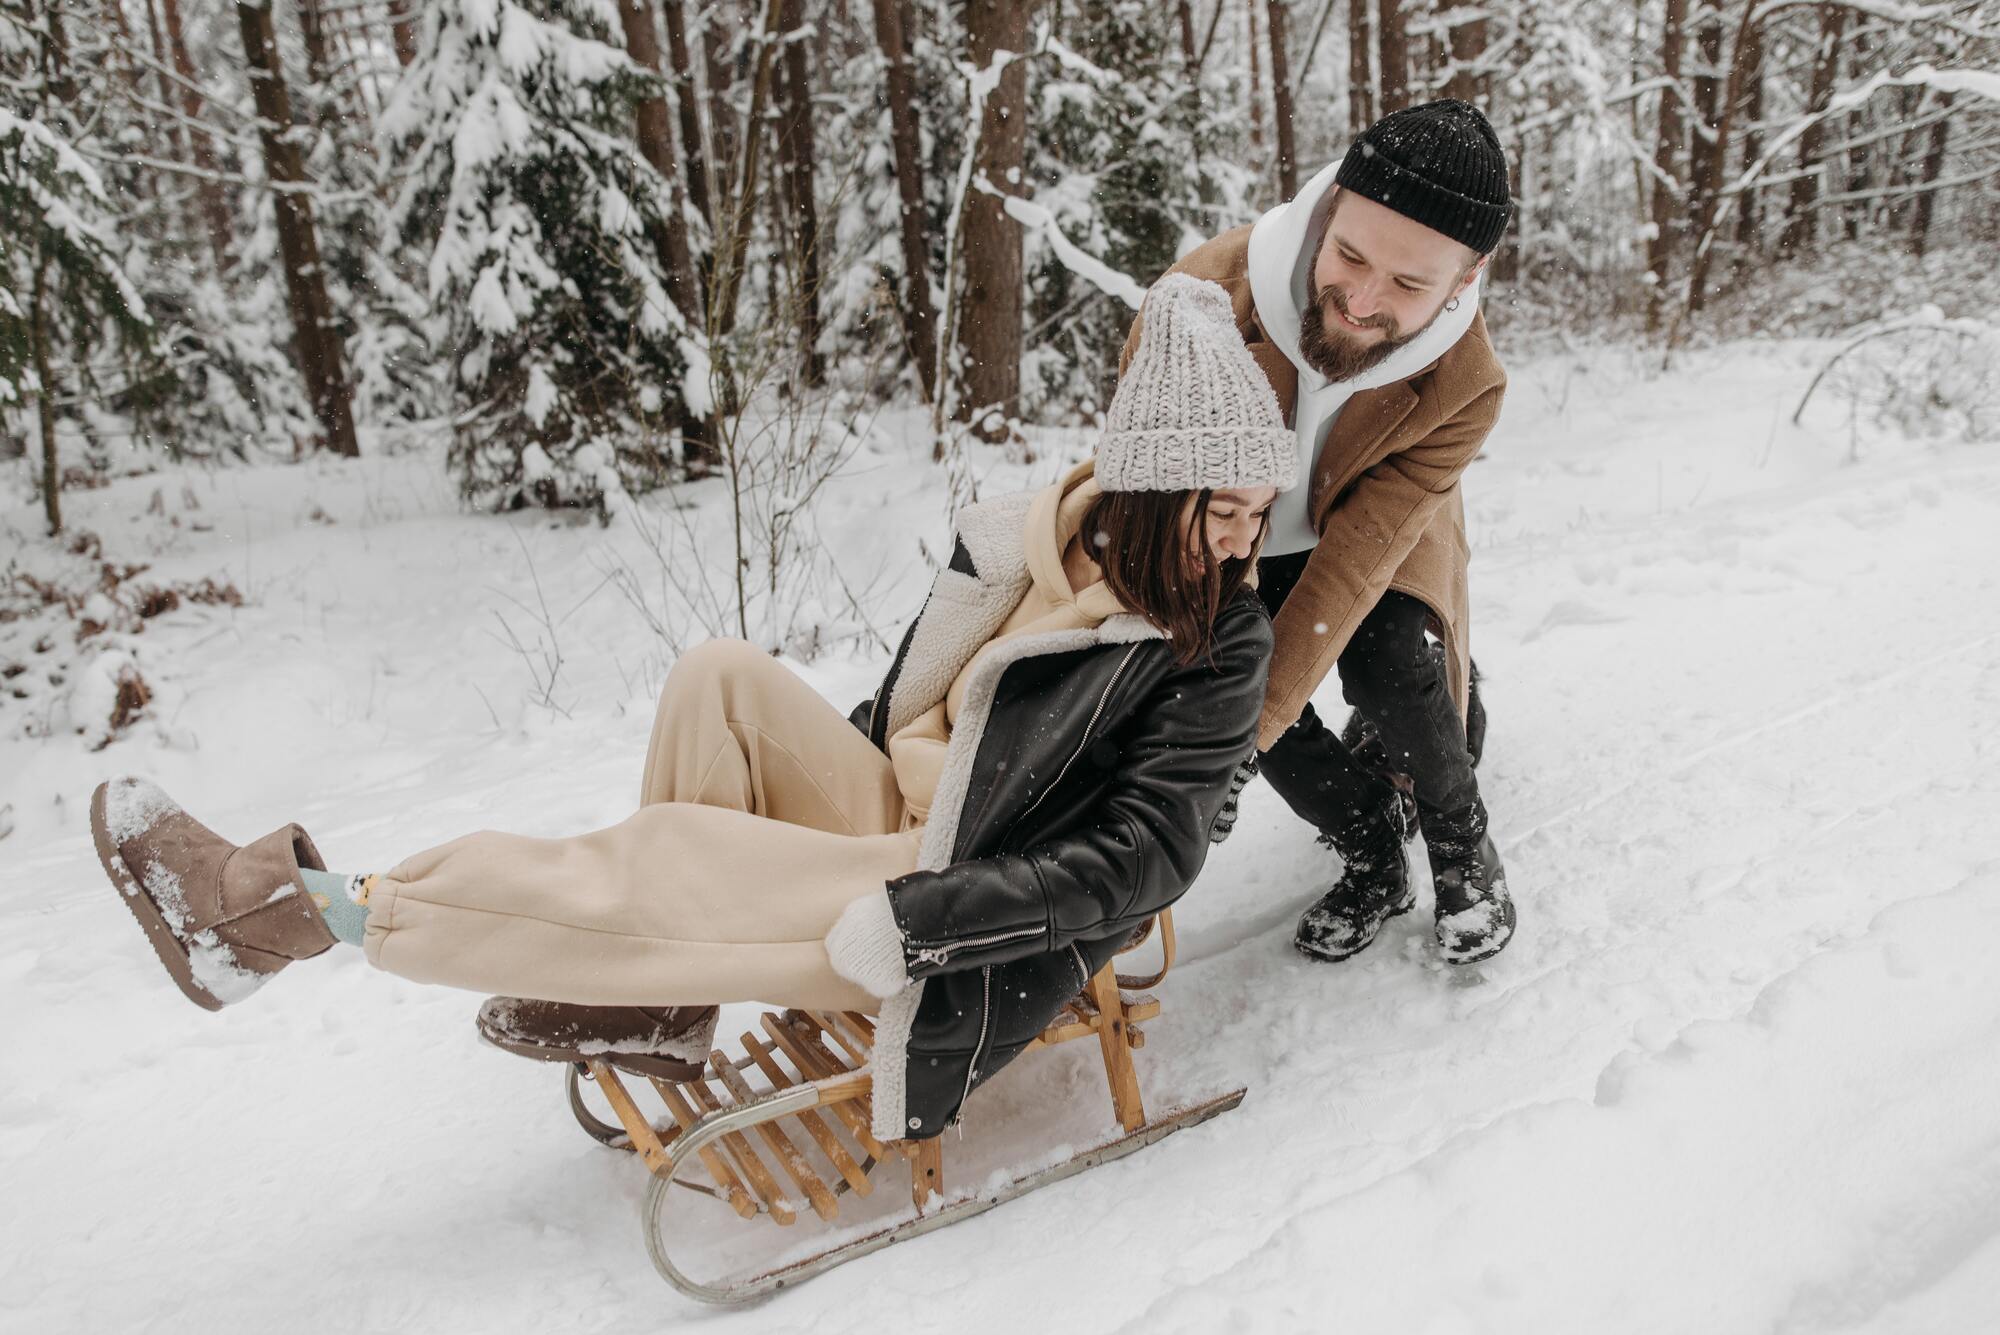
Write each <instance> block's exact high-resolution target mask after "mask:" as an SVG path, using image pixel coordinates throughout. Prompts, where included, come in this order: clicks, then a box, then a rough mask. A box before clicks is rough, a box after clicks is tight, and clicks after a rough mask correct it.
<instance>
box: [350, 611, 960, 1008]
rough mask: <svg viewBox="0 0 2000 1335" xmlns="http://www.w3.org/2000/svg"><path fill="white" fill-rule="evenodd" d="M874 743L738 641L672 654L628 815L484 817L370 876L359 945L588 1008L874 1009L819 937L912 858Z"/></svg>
mask: <svg viewBox="0 0 2000 1335" xmlns="http://www.w3.org/2000/svg"><path fill="white" fill-rule="evenodd" d="M903 823H904V822H903V798H902V794H901V792H900V791H899V790H898V788H897V786H896V778H895V774H894V772H893V771H892V770H891V768H890V765H889V761H888V758H887V757H886V756H884V755H883V754H882V753H881V752H880V751H878V750H877V749H876V748H875V747H874V746H872V745H870V744H869V742H868V739H867V738H866V737H864V736H862V735H861V733H860V732H859V731H857V730H856V729H855V728H854V726H853V725H852V724H850V723H849V722H848V721H847V720H846V718H844V717H843V716H842V715H841V713H840V712H839V711H838V710H836V709H835V708H834V707H833V706H832V705H830V704H828V703H827V702H826V701H825V700H823V699H822V698H820V696H819V694H818V693H817V692H816V691H814V690H813V689H812V688H811V687H810V686H808V685H806V684H805V683H804V682H802V681H800V680H799V679H798V678H797V677H795V676H793V675H792V674H791V672H789V671H787V670H786V669H785V668H784V667H783V666H782V665H781V664H779V663H777V662H775V661H773V660H772V659H771V658H770V656H769V655H767V654H765V653H763V652H762V651H761V650H759V649H757V648H756V647H755V646H753V645H749V644H745V643H743V642H742V641H740V640H716V641H711V642H710V643H707V644H704V645H701V646H700V647H698V648H696V649H694V650H691V651H690V652H688V653H687V654H685V655H683V656H682V658H681V659H680V661H679V662H678V663H676V664H675V665H674V669H673V671H672V672H671V673H670V674H669V675H668V678H667V683H666V686H665V687H664V688H663V689H662V690H661V692H660V704H659V710H658V712H657V714H656V716H655V718H654V721H653V738H652V744H651V746H650V747H649V748H648V750H647V754H646V772H645V778H644V781H643V783H642V785H641V787H640V791H639V810H638V811H637V812H636V813H635V814H634V815H633V816H631V817H630V818H629V819H627V820H625V821H622V822H620V823H619V824H617V825H614V826H612V827H611V828H610V829H606V830H598V831H596V832H595V833H592V834H584V835H578V836H576V837H574V838H569V839H532V838H528V837H526V836H523V835H515V834H497V833H492V832H486V833H480V834H473V835H467V836H466V837H464V838H462V839H455V840H453V841H452V842H451V843H448V844H443V845H440V846H439V847H437V848H433V849H430V850H428V851H427V852H423V853H419V854H417V855H416V856H415V857H412V858H408V859H406V860H405V861H404V862H402V863H401V864H400V865H398V866H397V867H396V868H395V870H393V871H391V872H390V873H389V874H388V875H387V876H386V877H384V878H382V879H381V880H379V881H378V882H377V883H376V887H375V890H374V893H373V895H372V896H371V897H370V900H369V908H368V932H367V938H366V940H365V942H364V943H363V949H364V950H365V951H366V953H367V956H368V959H369V960H370V961H371V962H372V963H374V964H375V965H376V966H377V967H378V968H382V969H386V970H388V971H389V972H390V973H394V974H400V975H401V976H402V977H405V978H410V979H414V980H416V981H418V982H425V983H445V984H448V985H450V986H454V987H464V988H471V989H473V990H475V991H481V992H494V993H504V994H507V995H512V996H525V997H535V998H539V999H541V1000H544V1001H570V1002H579V1003H583V1004H589V1005H655V1006H669V1005H697V1004H703V1003H709V1002H718V1003H719V1002H730V1001H762V1002H767V1003H771V1004H775V1005H781V1006H817V1007H834V1008H839V1009H843V1010H864V1011H873V1010H874V1009H875V1007H876V1005H877V1003H876V1001H875V1000H874V998H872V997H870V996H869V995H868V994H867V993H866V992H864V991H863V990H862V989H860V988H858V987H856V986H855V985H854V984H852V983H850V982H848V981H846V980H845V979H843V978H841V977H840V976H839V975H838V974H836V973H834V971H833V967H832V965H831V964H830V963H829V962H828V960H827V955H826V948H825V946H824V945H823V944H822V941H823V938H824V937H825V936H826V933H827V931H828V929H830V928H831V927H832V926H833V924H834V920H835V919H836V918H838V917H839V916H840V912H841V910H842V909H844V908H846V907H847V905H848V904H849V903H850V902H851V901H852V900H853V899H854V898H855V897H856V896H858V895H862V894H865V893H868V892H871V891H880V890H881V889H882V886H883V884H884V882H886V881H889V880H891V879H893V878H895V877H897V876H901V875H904V874H905V873H907V872H910V871H912V870H914V869H915V867H916V865H917V844H918V840H919V839H920V838H921V835H922V831H921V830H916V829H913V830H908V831H903V830H902V825H903Z"/></svg>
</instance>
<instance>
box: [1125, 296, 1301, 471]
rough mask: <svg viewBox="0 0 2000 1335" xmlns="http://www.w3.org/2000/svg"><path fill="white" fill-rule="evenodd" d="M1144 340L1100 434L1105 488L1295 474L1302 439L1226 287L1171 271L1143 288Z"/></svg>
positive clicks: (1140, 333) (1142, 334) (1140, 338)
mask: <svg viewBox="0 0 2000 1335" xmlns="http://www.w3.org/2000/svg"><path fill="white" fill-rule="evenodd" d="M1141 316H1142V317H1143V320H1144V323H1143V324H1141V325H1140V327H1139V348H1138V351H1137V352H1135V353H1134V354H1133V357H1132V363H1131V365H1130V366H1128V367H1126V369H1125V378H1124V379H1123V380H1121V381H1120V382H1119V384H1118V392H1117V393H1116V394H1114V395H1113V396H1112V398H1111V411H1110V412H1109V413H1108V414H1106V417H1105V423H1104V436H1103V438H1102V439H1101V440H1099V441H1098V443H1097V485H1098V486H1100V487H1102V488H1103V489H1104V490H1106V491H1197V490H1202V489H1214V488H1218V487H1276V488H1278V489H1279V490H1280V491H1282V490H1284V489H1285V488H1287V487H1289V486H1291V485H1292V483H1293V482H1295V481H1296V480H1297V479H1298V470H1299V454H1298V444H1297V442H1296V441H1294V440H1293V438H1292V431H1291V428H1289V427H1287V426H1286V425H1285V415H1284V412H1283V411H1282V410H1281V409H1280V408H1279V407H1278V396H1277V395H1276V394H1274V393H1272V392H1271V382H1270V381H1268V380H1266V379H1265V378H1264V372H1263V371H1262V370H1261V369H1259V367H1258V365H1257V361H1256V359H1255V358H1253V357H1252V356H1251V355H1250V350H1249V349H1248V348H1246V347H1244V346H1243V335H1242V333H1241V332H1239V331H1238V330H1237V328H1236V316H1235V314H1234V313H1233V312H1232V311H1231V310H1230V308H1229V294H1228V293H1227V292H1225V291H1223V290H1222V288H1221V287H1220V286H1219V285H1217V284H1215V283H1209V282H1204V281H1202V280H1201V279H1199V278H1193V277H1190V276H1189V275H1187V274H1176V273H1170V274H1168V275H1167V276H1166V277H1165V278H1162V279H1161V280H1160V281H1159V282H1157V283H1155V284H1153V287H1152V290H1151V291H1149V292H1148V293H1147V294H1146V305H1145V309H1144V310H1143V311H1142V312H1141Z"/></svg>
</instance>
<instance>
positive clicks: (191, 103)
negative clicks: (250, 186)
mask: <svg viewBox="0 0 2000 1335" xmlns="http://www.w3.org/2000/svg"><path fill="white" fill-rule="evenodd" d="M412 3H414V0H412ZM160 12H161V14H162V16H163V17H164V18H165V19H166V25H167V47H168V49H169V50H171V51H172V52H173V56H174V72H175V73H177V74H179V75H180V76H181V82H180V90H181V98H180V101H181V114H182V115H184V116H186V117H187V118H188V120H189V121H190V122H196V121H199V120H200V119H201V94H200V93H198V92H196V91H195V88H196V85H197V83H198V80H197V77H196V75H195V69H194V61H192V60H191V59H189V58H188V49H187V41H186V40H185V39H184V38H183V37H182V35H181V7H180V0H161V4H160ZM188 149H189V151H190V152H191V153H192V154H193V157H194V165H195V166H196V167H197V168H198V169H200V170H201V171H202V172H205V173H209V174H208V175H204V176H199V177H197V178H195V197H196V198H197V199H198V200H200V201H201V216H202V221H203V223H204V224H206V226H207V228H208V245H209V249H210V250H212V251H213V252H214V253H215V268H216V272H218V273H227V272H229V268H230V265H231V263H232V262H233V257H232V256H231V254H230V245H231V241H232V229H231V227H230V224H229V201H228V200H227V199H225V198H224V197H223V194H222V182H220V181H218V180H216V179H215V177H216V176H217V175H219V174H220V173H221V168H222V162H221V159H219V158H218V157H217V156H216V152H215V141H214V140H212V139H210V138H209V137H208V132H207V131H206V130H203V129H201V128H199V126H197V125H194V124H190V125H189V126H188Z"/></svg>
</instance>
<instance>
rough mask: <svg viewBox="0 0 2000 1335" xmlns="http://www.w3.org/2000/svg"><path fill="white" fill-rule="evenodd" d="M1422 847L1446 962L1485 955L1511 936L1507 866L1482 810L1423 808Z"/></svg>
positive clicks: (1495, 951)
mask: <svg viewBox="0 0 2000 1335" xmlns="http://www.w3.org/2000/svg"><path fill="white" fill-rule="evenodd" d="M1424 845H1425V847H1426V848H1428V849H1429V850H1430V857H1431V883H1432V885H1433V886H1434V887H1435V889H1436V891H1437V939H1438V952H1439V953H1440V954H1441V955H1443V956H1444V961H1445V963H1447V964H1473V963H1476V962H1477V961H1479V960H1483V959H1490V958H1492V957H1493V956H1495V955H1497V954H1499V953H1500V951H1501V950H1502V949H1503V948H1505V946H1506V944H1507V942H1508V941H1510V940H1512V939H1513V936H1514V900H1513V898H1512V897H1511V896H1510V895H1508V893H1507V869H1506V868H1505V867H1503V866H1501V865H1500V850H1499V849H1497V848H1495V847H1494V846H1493V838H1492V836H1491V835H1489V834H1488V833H1487V832H1486V808H1485V806H1484V805H1483V804H1481V803H1479V802H1474V803H1473V804H1472V805H1471V806H1469V807H1466V808H1465V809H1464V810H1462V811H1454V812H1448V813H1439V812H1426V813H1425V815H1424Z"/></svg>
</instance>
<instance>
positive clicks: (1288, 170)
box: [1271, 0, 1299, 199]
mask: <svg viewBox="0 0 2000 1335" xmlns="http://www.w3.org/2000/svg"><path fill="white" fill-rule="evenodd" d="M1286 4H1287V0H1271V119H1272V121H1273V122H1274V123H1275V124H1276V126H1277V129H1278V197H1279V198H1280V199H1290V198H1291V197H1292V196H1294V195H1296V194H1298V193H1299V157H1298V146H1297V143H1296V141H1295V140H1294V139H1293V136H1292V62H1291V60H1290V58H1289V56H1290V53H1289V52H1287V51H1286V49H1285V48H1286V45H1287V44H1288V43H1289V42H1290V41H1291V23H1290V22H1289V18H1290V16H1289V15H1288V14H1287V13H1286V12H1285V11H1286Z"/></svg>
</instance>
